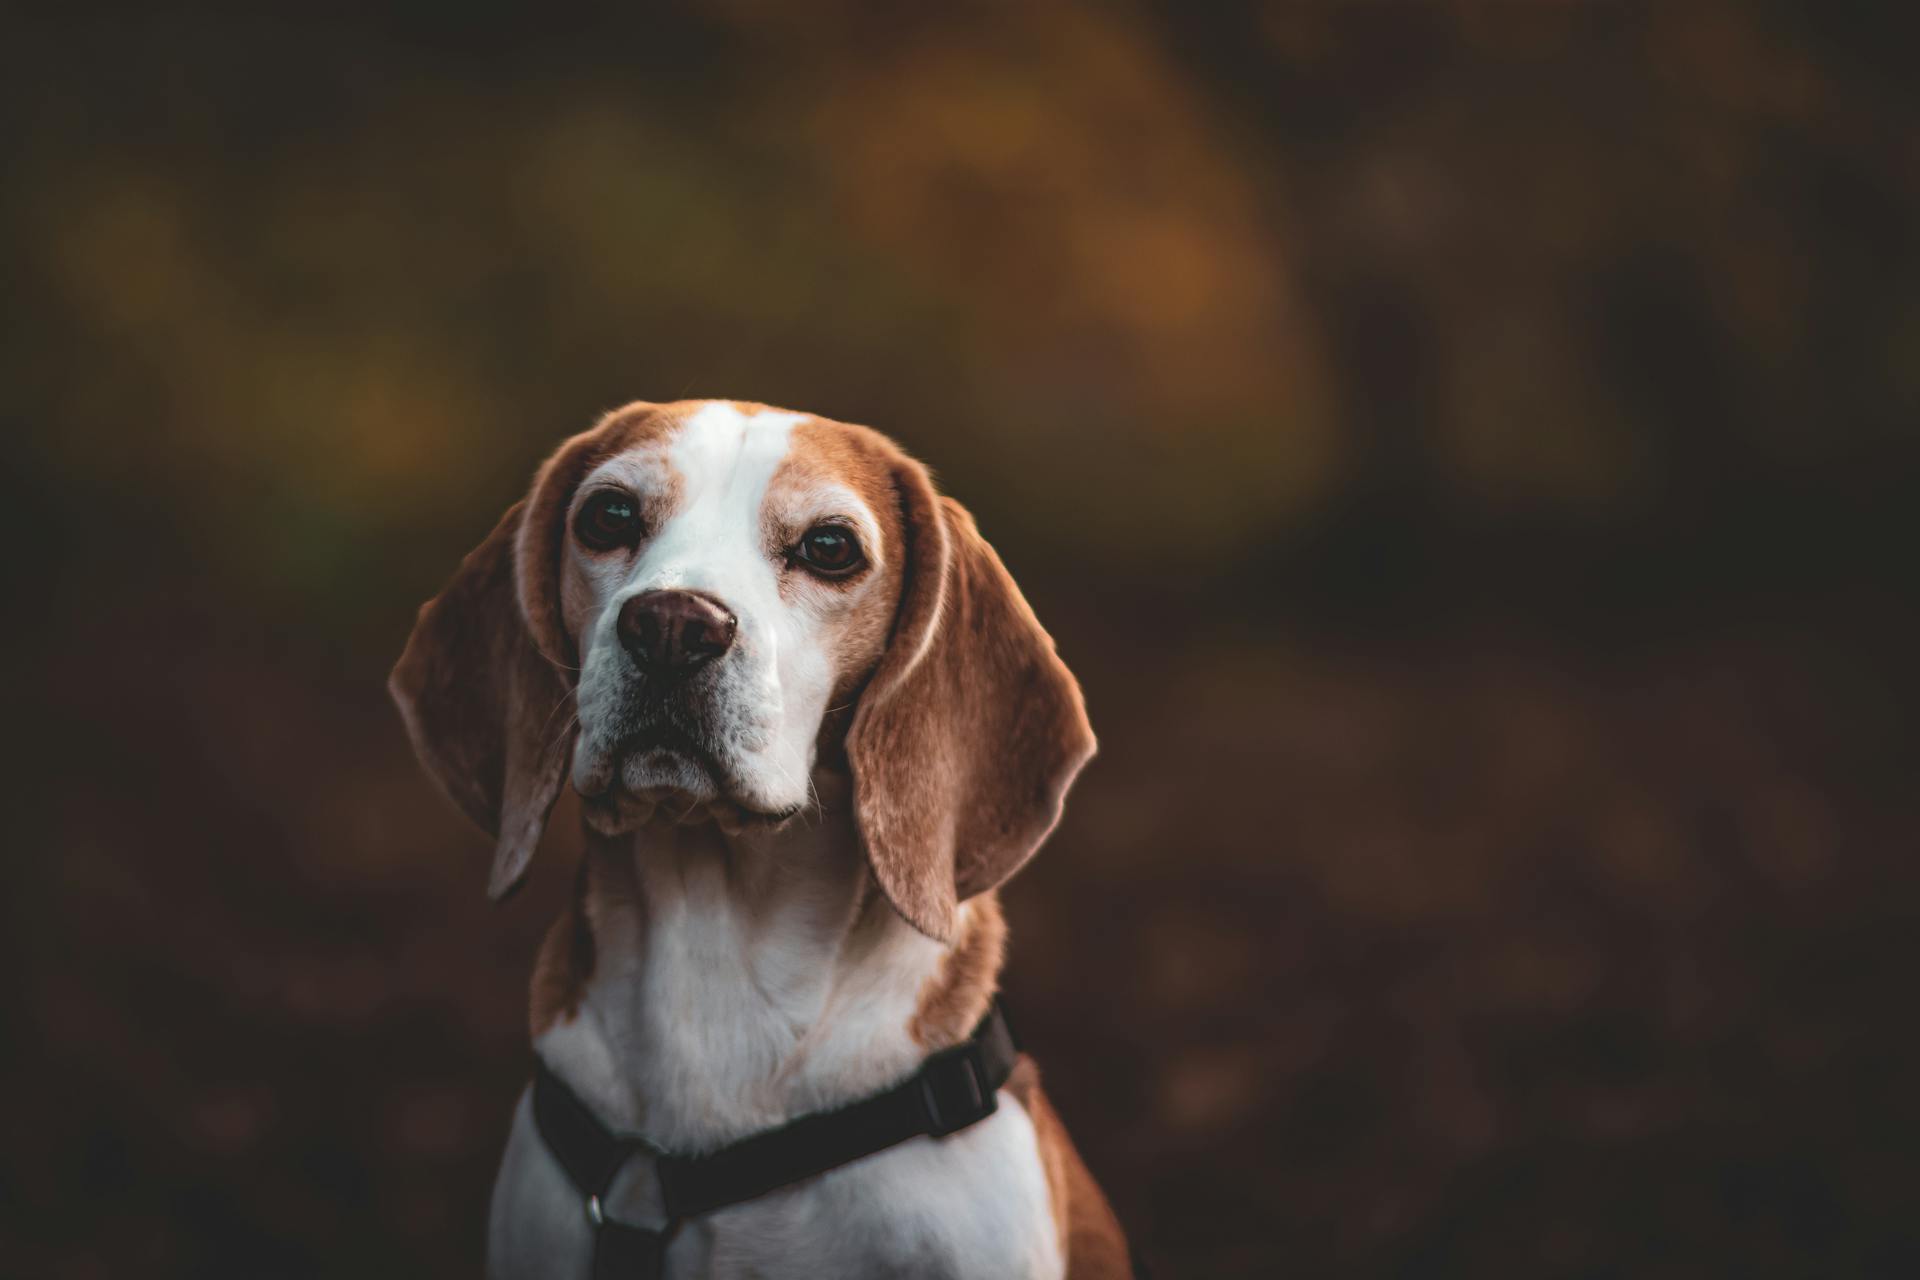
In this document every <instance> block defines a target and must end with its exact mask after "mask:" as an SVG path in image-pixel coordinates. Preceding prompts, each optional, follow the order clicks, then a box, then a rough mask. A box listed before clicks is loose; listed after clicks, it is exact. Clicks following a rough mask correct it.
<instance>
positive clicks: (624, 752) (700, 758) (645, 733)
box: [586, 721, 806, 822]
mask: <svg viewBox="0 0 1920 1280" xmlns="http://www.w3.org/2000/svg"><path fill="white" fill-rule="evenodd" d="M650 755H670V756H678V757H680V758H681V759H683V760H686V761H689V762H690V763H692V764H694V765H696V766H698V767H699V768H700V770H701V771H702V772H704V773H705V774H707V776H708V777H710V778H712V779H713V783H714V788H715V790H716V791H717V792H718V793H719V794H718V795H717V796H716V797H715V798H714V800H712V801H706V802H704V803H706V804H712V803H715V802H716V801H717V802H719V803H723V804H725V805H728V806H731V807H732V808H733V809H736V810H738V811H739V812H740V814H741V815H742V816H744V817H745V818H747V819H748V820H750V821H754V822H784V821H786V820H787V819H788V818H791V817H794V816H795V815H797V814H798V813H800V811H801V810H803V809H805V808H806V805H804V804H795V805H788V806H786V807H784V808H779V809H768V808H763V807H761V806H759V805H756V804H753V803H750V802H749V801H748V800H747V799H746V798H745V797H744V796H742V795H741V794H740V792H741V788H740V787H739V786H737V785H736V784H735V781H734V777H733V774H732V773H731V772H730V771H729V770H728V769H727V768H726V767H725V766H723V765H722V764H721V763H720V757H719V754H718V753H717V752H716V751H715V750H714V749H713V748H712V747H711V746H709V745H708V744H707V742H706V740H705V739H704V738H703V737H702V736H701V735H700V734H698V733H697V732H694V731H692V730H689V729H686V728H685V727H683V726H681V725H678V724H674V723H671V722H667V721H661V722H658V723H655V724H650V725H647V726H646V727H645V728H643V729H638V730H635V731H634V732H632V733H629V734H626V735H625V736H623V737H622V738H620V739H619V740H618V741H617V742H615V743H614V747H613V750H612V752H611V753H610V754H609V759H610V761H611V763H612V769H611V777H610V778H609V779H608V786H607V787H606V789H605V790H603V791H600V792H598V793H596V794H594V795H591V796H587V797H586V798H587V799H588V800H594V801H607V802H612V801H613V800H614V798H615V797H616V796H618V795H622V794H631V795H634V796H635V797H636V798H639V799H653V800H666V799H668V798H670V797H671V796H672V795H673V794H676V789H675V788H672V787H664V788H656V787H640V788H638V789H637V790H636V789H633V788H629V787H627V786H625V785H624V783H623V782H622V775H623V774H624V772H625V770H624V769H623V768H622V766H623V765H624V764H625V763H626V762H627V761H629V760H635V759H640V758H643V757H646V756H650Z"/></svg>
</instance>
